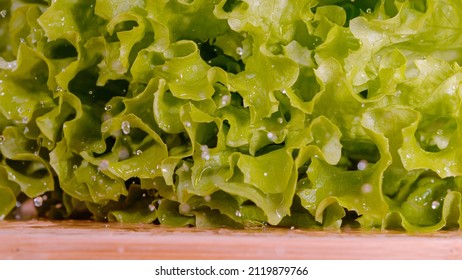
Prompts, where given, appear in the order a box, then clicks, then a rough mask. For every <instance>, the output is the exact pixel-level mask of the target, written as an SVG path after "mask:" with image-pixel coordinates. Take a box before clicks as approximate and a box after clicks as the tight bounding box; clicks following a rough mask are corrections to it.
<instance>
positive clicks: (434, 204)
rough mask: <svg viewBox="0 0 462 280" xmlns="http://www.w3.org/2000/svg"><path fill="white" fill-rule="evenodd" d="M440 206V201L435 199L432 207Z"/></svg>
mask: <svg viewBox="0 0 462 280" xmlns="http://www.w3.org/2000/svg"><path fill="white" fill-rule="evenodd" d="M439 207H440V202H439V201H437V200H435V201H433V202H432V209H438V208H439Z"/></svg>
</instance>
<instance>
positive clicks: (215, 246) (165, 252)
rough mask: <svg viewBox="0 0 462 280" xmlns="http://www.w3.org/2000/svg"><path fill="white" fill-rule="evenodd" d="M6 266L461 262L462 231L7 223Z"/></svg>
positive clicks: (0, 230)
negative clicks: (36, 262) (11, 262)
mask: <svg viewBox="0 0 462 280" xmlns="http://www.w3.org/2000/svg"><path fill="white" fill-rule="evenodd" d="M0 240H1V242H0V259H110V260H113V259H320V260H325V259H336V260H340V259H353V260H358V259H359V260H361V259H462V231H450V232H438V233H434V234H421V235H410V234H406V233H402V232H400V233H397V232H361V231H304V230H290V229H271V228H264V229H263V228H260V229H246V230H231V229H196V228H166V227H161V226H155V225H138V224H136V225H134V224H128V225H127V224H115V223H109V224H106V223H95V222H81V221H79V222H77V221H65V222H50V221H28V222H16V221H2V222H0Z"/></svg>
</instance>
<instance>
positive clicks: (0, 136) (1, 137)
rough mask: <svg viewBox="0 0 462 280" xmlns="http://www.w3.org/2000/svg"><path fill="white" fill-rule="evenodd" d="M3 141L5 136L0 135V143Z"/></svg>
mask: <svg viewBox="0 0 462 280" xmlns="http://www.w3.org/2000/svg"><path fill="white" fill-rule="evenodd" d="M4 141H5V136H3V135H0V144H3V142H4Z"/></svg>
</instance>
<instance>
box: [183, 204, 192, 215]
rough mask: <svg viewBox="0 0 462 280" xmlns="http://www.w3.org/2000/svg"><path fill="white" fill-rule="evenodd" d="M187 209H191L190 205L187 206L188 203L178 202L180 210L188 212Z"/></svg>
mask: <svg viewBox="0 0 462 280" xmlns="http://www.w3.org/2000/svg"><path fill="white" fill-rule="evenodd" d="M189 211H191V206H189V204H187V203H181V204H180V212H183V213H189Z"/></svg>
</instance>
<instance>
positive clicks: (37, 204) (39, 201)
mask: <svg viewBox="0 0 462 280" xmlns="http://www.w3.org/2000/svg"><path fill="white" fill-rule="evenodd" d="M42 205H43V198H42V197H41V196H37V197H36V198H34V206H35V207H41V206H42Z"/></svg>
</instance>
